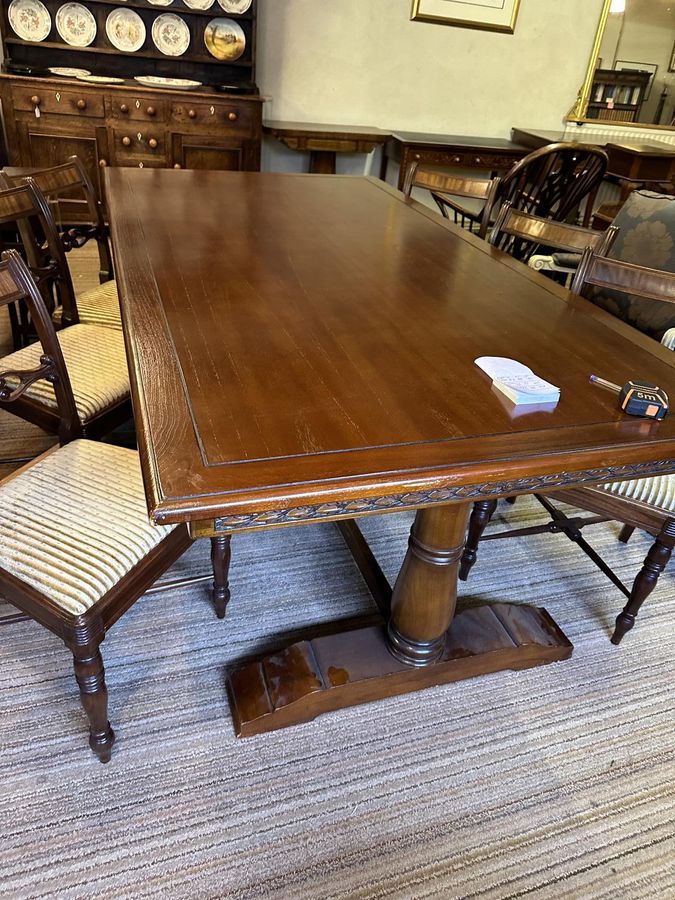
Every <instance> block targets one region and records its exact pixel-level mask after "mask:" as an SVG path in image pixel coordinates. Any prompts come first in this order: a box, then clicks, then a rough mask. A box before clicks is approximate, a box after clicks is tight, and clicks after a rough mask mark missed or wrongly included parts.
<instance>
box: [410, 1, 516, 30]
mask: <svg viewBox="0 0 675 900" xmlns="http://www.w3.org/2000/svg"><path fill="white" fill-rule="evenodd" d="M519 5H520V0H413V4H412V11H411V14H410V18H411V19H412V20H413V21H414V22H433V23H435V24H437V25H457V26H459V27H460V28H481V29H483V30H485V31H503V32H505V33H507V34H513V30H514V28H515V27H516V16H517V15H518V7H519Z"/></svg>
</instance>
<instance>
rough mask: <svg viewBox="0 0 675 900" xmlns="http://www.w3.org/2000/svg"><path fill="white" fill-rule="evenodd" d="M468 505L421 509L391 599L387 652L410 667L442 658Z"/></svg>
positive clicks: (454, 601)
mask: <svg viewBox="0 0 675 900" xmlns="http://www.w3.org/2000/svg"><path fill="white" fill-rule="evenodd" d="M470 511H471V504H470V503H461V504H460V503H457V504H456V505H454V506H436V507H431V508H430V509H421V510H418V512H417V515H416V516H415V523H414V525H413V527H412V528H411V530H410V538H409V540H408V552H407V553H406V556H405V559H404V561H403V565H402V566H401V571H400V572H399V575H398V578H397V579H396V586H395V587H394V593H393V595H392V598H391V618H390V619H389V625H388V628H387V642H388V645H389V650H390V651H391V653H392V654H393V656H395V657H396V659H399V660H401V662H404V663H407V664H408V665H410V666H428V665H430V664H431V663H434V662H436V661H437V660H439V659H440V657H441V655H442V653H443V650H444V648H445V633H446V631H447V630H448V628H449V627H450V623H451V622H452V617H453V616H454V614H455V603H456V600H457V566H458V563H459V560H460V559H461V556H462V551H463V550H464V541H465V538H466V526H467V521H468V518H469V513H470Z"/></svg>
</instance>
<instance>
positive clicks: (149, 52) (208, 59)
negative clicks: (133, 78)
mask: <svg viewBox="0 0 675 900" xmlns="http://www.w3.org/2000/svg"><path fill="white" fill-rule="evenodd" d="M150 40H152V38H150ZM5 44H9V45H12V44H15V45H18V46H21V47H35V48H36V49H37V48H40V47H42V48H43V49H45V50H69V51H71V52H73V53H96V54H97V55H101V54H104V55H105V54H107V55H110V56H116V57H120V56H123V57H125V58H126V59H129V60H132V59H136V58H139V57H142V58H144V59H161V60H164V61H166V62H173V63H182V62H188V63H194V62H200V63H209V64H211V65H214V66H221V67H222V66H238V67H245V68H246V67H248V68H250V67H251V66H252V65H253V62H252V61H251V60H250V59H235V60H231V61H230V60H221V59H216V58H215V57H213V56H211V54H210V53H209V51H208V50H207V49H206V47H204V55H203V56H202V55H200V56H199V58H198V59H196V58H195V57H196V56H197V54H196V53H195V51H193V52H192V53H191V54H190V55H189V56H188V51H186V52H185V53H184V54H183V55H182V56H167V55H166V53H160V51H159V50H157V49H150V48H149V47H148V48H147V49H143V48H141V49H140V50H136V51H134V52H133V53H123V52H122V51H121V50H116V49H115V48H114V47H95V46H94V45H93V44H92V45H91V46H90V47H72V46H71V45H70V44H66V43H61V42H59V41H39V42H38V41H23V40H21V38H14V37H7V38H5ZM54 65H57V62H56V61H54Z"/></svg>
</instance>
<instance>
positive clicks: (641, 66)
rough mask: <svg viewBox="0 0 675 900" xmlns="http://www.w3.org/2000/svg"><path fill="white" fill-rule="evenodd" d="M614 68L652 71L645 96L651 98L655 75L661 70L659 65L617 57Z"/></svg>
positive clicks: (647, 98)
mask: <svg viewBox="0 0 675 900" xmlns="http://www.w3.org/2000/svg"><path fill="white" fill-rule="evenodd" d="M614 69H615V70H617V69H620V70H621V71H625V70H626V69H630V70H632V71H633V72H636V71H637V72H651V78H650V79H649V83H648V84H647V89H646V90H645V95H644V98H643V99H645V100H649V94H650V92H651V89H652V85H653V84H654V76H655V75H656V73H657V72H658V70H659V67H658V66H657V65H655V64H654V63H643V62H633V61H632V60H628V59H617V61H616V62H615V63H614Z"/></svg>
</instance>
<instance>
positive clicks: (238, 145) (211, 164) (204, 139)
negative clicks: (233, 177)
mask: <svg viewBox="0 0 675 900" xmlns="http://www.w3.org/2000/svg"><path fill="white" fill-rule="evenodd" d="M171 161H172V164H173V165H174V166H176V167H180V168H183V169H228V170H230V171H232V170H234V171H241V170H245V171H258V170H259V169H260V146H259V144H258V143H257V142H256V141H250V140H242V139H236V138H235V139H230V140H227V139H225V138H222V137H218V136H216V135H206V134H204V135H199V134H174V135H172V160H171Z"/></svg>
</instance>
